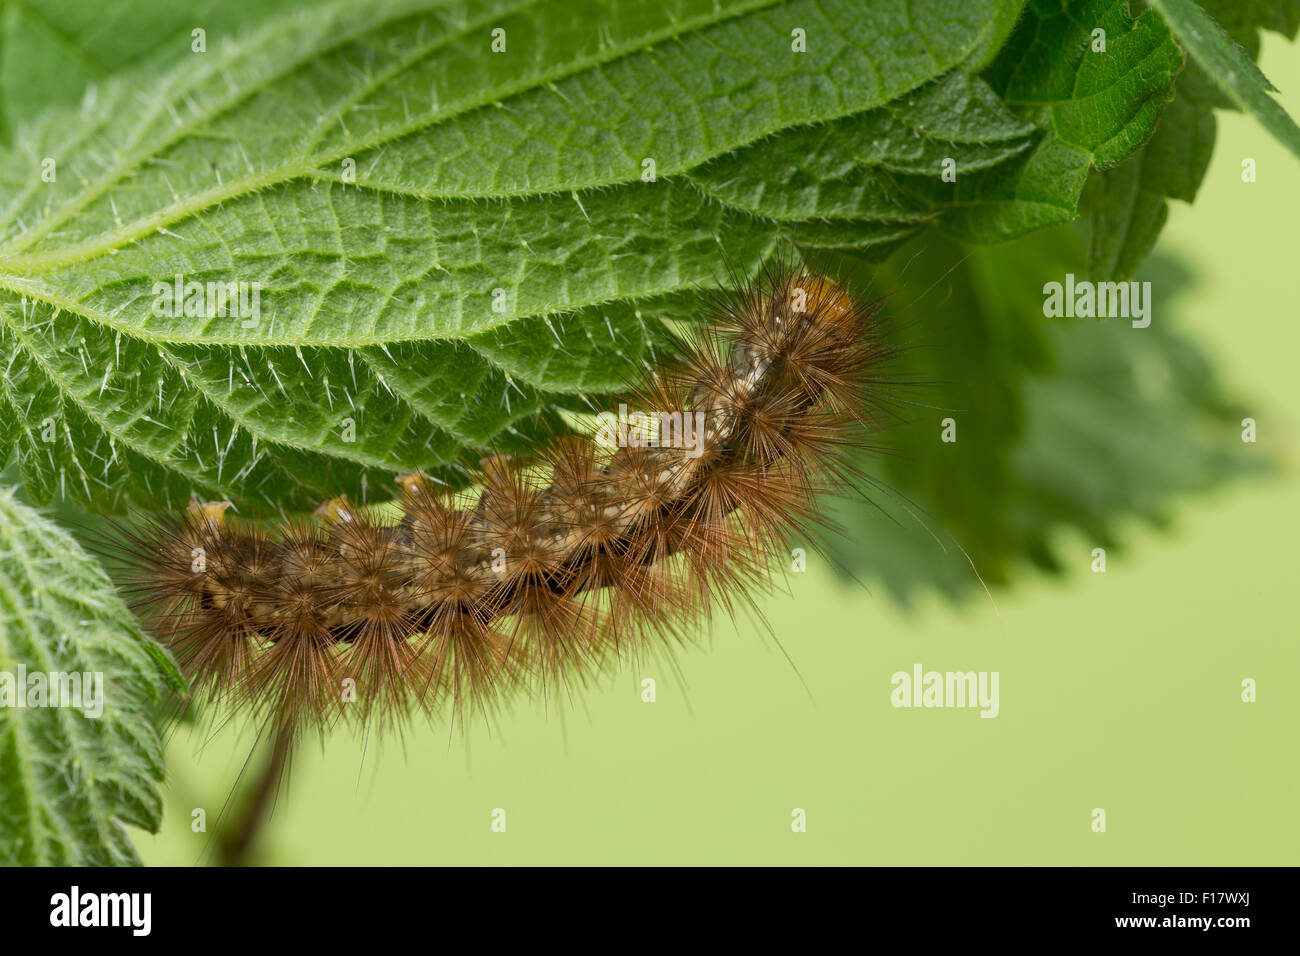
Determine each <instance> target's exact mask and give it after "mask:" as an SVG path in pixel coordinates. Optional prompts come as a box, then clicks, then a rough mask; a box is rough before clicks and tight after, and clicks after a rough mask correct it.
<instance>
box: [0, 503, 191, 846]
mask: <svg viewBox="0 0 1300 956" xmlns="http://www.w3.org/2000/svg"><path fill="white" fill-rule="evenodd" d="M20 667H21V668H24V669H25V672H24V671H23V670H20ZM51 673H56V674H59V675H61V676H60V686H62V684H61V678H62V675H73V674H75V675H77V678H76V679H77V681H78V683H77V685H76V688H77V692H76V693H73V692H72V691H69V694H70V696H69V697H68V698H66V699H64V700H62V703H64V704H67V705H69V706H57V707H56V706H31V705H34V704H40V703H45V704H51V703H54V701H55V697H54V695H53V691H52V690H51V687H52V686H53V684H52V683H51V682H50V680H49V675H50V674H51ZM37 674H40V675H43V677H42V678H41V679H42V680H44V682H45V684H44V690H41V689H40V688H41V683H40V681H39V680H38V679H37V678H36V676H35V675H37ZM85 675H99V676H98V677H95V678H91V679H90V680H86V677H85ZM95 687H98V693H96V692H95V691H94V690H93V688H95ZM164 687H170V688H171V689H173V690H177V691H183V690H184V688H185V684H184V681H183V680H182V678H181V675H180V673H179V672H178V671H177V670H176V665H175V664H174V663H173V662H172V660H171V658H170V657H169V656H168V655H167V654H166V652H165V651H163V650H162V648H160V647H159V646H158V645H156V644H155V643H153V642H152V641H150V640H149V639H148V638H146V637H145V636H144V635H143V634H141V633H140V630H139V628H138V626H137V625H136V623H135V621H134V619H133V618H132V617H131V615H130V613H129V612H128V611H127V609H126V607H125V606H124V605H123V604H122V602H121V601H120V600H119V599H118V597H117V596H116V594H115V593H114V591H113V587H112V584H111V583H110V582H109V580H108V578H107V576H106V575H105V574H104V572H103V571H102V570H101V569H100V567H99V565H98V564H97V563H96V562H95V561H94V560H93V559H92V558H91V557H90V556H89V555H87V554H86V552H85V551H83V550H82V549H81V548H80V547H79V546H78V545H77V543H76V542H75V541H73V539H72V538H71V537H70V536H69V535H68V534H67V532H65V531H63V530H62V529H60V528H59V527H58V526H57V525H55V524H54V523H53V522H51V521H49V520H47V519H45V518H43V517H41V515H39V514H38V513H37V512H35V511H33V510H32V509H31V508H30V507H28V506H27V505H24V504H22V503H21V502H19V501H17V500H16V499H15V497H14V495H13V492H11V491H0V702H3V703H4V706H0V864H4V865H6V866H14V865H24V866H36V865H58V866H69V865H76V866H98V865H120V864H125V863H137V862H139V861H138V860H137V858H136V854H135V850H134V848H133V847H132V845H131V842H130V839H129V837H128V834H127V830H126V825H127V824H130V825H132V826H138V827H143V828H145V829H147V830H150V831H156V830H157V829H158V825H159V823H160V820H161V817H162V801H161V798H160V797H159V794H158V790H157V787H156V782H157V781H160V780H161V779H162V776H163V765H162V746H161V744H160V742H159V740H158V736H157V734H156V733H155V731H154V727H153V724H152V722H151V719H150V713H151V706H150V704H151V702H152V701H154V700H156V699H157V698H158V696H159V692H160V690H162V689H163V688H164ZM19 697H21V700H22V702H23V704H24V705H25V706H21V707H20V706H16V704H17V701H18V700H19ZM96 702H98V706H97V703H96ZM74 705H75V706H74ZM101 710H102V712H100V713H98V714H97V715H96V711H101Z"/></svg>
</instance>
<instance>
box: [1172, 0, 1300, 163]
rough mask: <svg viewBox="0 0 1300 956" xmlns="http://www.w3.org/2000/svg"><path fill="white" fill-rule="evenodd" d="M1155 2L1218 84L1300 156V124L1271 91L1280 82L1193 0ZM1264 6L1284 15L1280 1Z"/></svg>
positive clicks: (1292, 18)
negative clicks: (1272, 95)
mask: <svg viewBox="0 0 1300 956" xmlns="http://www.w3.org/2000/svg"><path fill="white" fill-rule="evenodd" d="M1151 5H1152V6H1154V7H1155V8H1156V9H1157V10H1159V11H1160V13H1161V15H1162V16H1163V17H1164V19H1165V22H1166V23H1168V24H1169V28H1170V29H1171V30H1173V32H1174V35H1175V36H1176V37H1177V38H1178V42H1179V43H1181V44H1182V45H1183V47H1184V49H1186V50H1187V53H1188V55H1189V56H1190V57H1191V58H1192V59H1193V60H1195V61H1196V63H1197V64H1198V65H1199V66H1200V67H1201V69H1202V70H1203V71H1204V72H1205V74H1206V75H1207V76H1208V77H1209V78H1210V79H1211V80H1212V81H1213V82H1214V84H1215V85H1216V86H1217V87H1218V88H1219V89H1220V90H1222V91H1223V92H1224V93H1225V94H1226V95H1227V96H1228V98H1229V99H1230V100H1232V102H1233V103H1235V104H1236V105H1237V106H1239V107H1240V108H1241V109H1243V110H1246V111H1247V112H1249V113H1252V114H1254V116H1255V118H1256V119H1258V120H1259V122H1260V124H1261V125H1262V126H1263V127H1264V128H1265V129H1266V130H1268V131H1269V132H1270V133H1271V134H1272V135H1273V136H1274V137H1275V138H1276V139H1277V141H1278V142H1280V143H1281V144H1282V145H1283V146H1285V147H1286V148H1287V149H1289V150H1290V151H1291V152H1292V153H1294V154H1295V155H1296V156H1297V157H1300V126H1296V124H1295V121H1294V120H1292V119H1291V117H1290V116H1288V115H1287V113H1286V110H1284V109H1282V107H1281V106H1280V105H1279V104H1278V102H1277V101H1276V100H1275V99H1273V98H1272V97H1271V96H1269V95H1268V94H1269V93H1270V92H1272V91H1274V90H1275V87H1274V86H1273V84H1272V83H1270V82H1269V81H1268V78H1267V77H1266V76H1264V74H1263V73H1262V72H1261V71H1260V69H1259V67H1258V66H1256V65H1255V62H1254V60H1252V59H1251V58H1250V55H1249V54H1248V53H1247V52H1246V51H1245V50H1243V49H1242V48H1241V46H1240V45H1239V44H1237V43H1235V42H1234V41H1233V39H1232V37H1230V36H1229V35H1228V34H1227V33H1226V32H1225V31H1224V29H1223V27H1221V26H1219V24H1218V23H1216V22H1215V21H1214V19H1213V18H1212V17H1210V16H1209V15H1208V14H1207V13H1206V12H1205V11H1204V10H1202V9H1201V8H1200V7H1199V6H1197V5H1196V4H1195V3H1193V2H1191V0H1151ZM1264 9H1265V10H1266V11H1269V12H1270V13H1272V14H1273V15H1274V16H1275V17H1278V18H1280V17H1281V15H1282V10H1281V8H1280V7H1279V6H1278V5H1267V6H1266V7H1265V8H1264ZM1274 22H1276V21H1274ZM1291 22H1294V13H1292V14H1291ZM1292 32H1294V28H1292Z"/></svg>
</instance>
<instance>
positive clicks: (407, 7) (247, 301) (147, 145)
mask: <svg viewBox="0 0 1300 956" xmlns="http://www.w3.org/2000/svg"><path fill="white" fill-rule="evenodd" d="M1018 7H1019V3H1017V2H1015V0H974V2H971V0H963V2H960V3H959V2H955V0H872V2H869V3H866V4H863V3H861V2H857V0H855V2H850V0H817V2H814V0H806V2H793V3H786V4H783V5H780V6H773V5H772V4H769V3H764V2H759V0H751V2H740V3H732V4H726V5H722V4H716V3H714V2H712V0H707V2H700V0H676V2H673V3H660V2H654V3H645V4H642V5H635V6H634V5H620V6H619V7H618V9H617V16H611V14H610V10H609V8H608V7H607V6H606V5H605V4H603V3H599V2H596V0H589V2H584V3H577V4H574V3H566V4H565V6H564V10H563V15H562V16H560V15H557V13H556V10H555V9H553V8H550V7H547V6H545V5H540V6H539V5H535V4H520V3H518V2H501V0H498V2H496V3H490V4H482V3H473V4H470V3H461V4H457V3H451V4H448V3H441V2H431V0H383V2H377V3H376V2H361V0H348V2H335V3H331V4H326V5H321V6H318V7H314V8H312V9H310V10H308V11H303V12H300V13H294V14H291V15H288V16H285V17H281V18H277V19H273V20H269V21H267V22H265V23H264V24H262V26H261V27H260V28H258V29H256V30H253V31H252V32H250V33H248V34H246V35H241V36H239V37H232V36H229V35H224V34H219V33H214V32H212V31H210V32H209V35H208V44H209V52H208V53H206V54H203V55H193V56H188V57H185V58H183V59H182V60H181V61H180V62H179V63H178V64H177V65H176V66H174V67H173V68H171V69H170V70H168V71H165V72H161V73H160V72H157V71H154V72H139V73H133V74H130V75H129V76H127V77H125V78H122V79H120V80H111V81H108V82H105V83H103V84H101V85H100V86H99V87H97V88H96V90H95V92H94V95H93V96H87V97H86V98H85V100H84V102H83V105H82V107H81V108H80V110H78V111H70V110H67V109H54V110H49V111H46V112H45V113H43V114H42V115H41V116H40V117H39V118H38V119H37V120H35V121H34V122H32V123H31V124H30V125H28V126H25V127H23V129H22V130H21V132H20V134H19V135H18V136H17V137H16V140H15V145H14V147H13V148H12V149H11V150H10V152H9V155H6V156H3V157H0V160H2V161H0V190H2V192H0V339H3V347H4V348H5V350H6V352H7V353H8V355H9V359H8V361H7V364H6V373H5V376H4V381H3V383H2V389H3V390H2V392H0V414H3V415H4V416H5V417H6V418H9V419H11V420H12V421H14V422H16V423H18V424H17V426H10V427H9V428H8V431H7V432H5V433H3V434H6V435H8V437H9V438H10V439H11V440H13V441H14V442H15V444H16V447H17V452H18V457H19V460H20V462H21V465H22V470H23V475H24V480H25V482H26V483H27V484H28V486H29V487H30V488H31V489H32V490H33V493H34V494H36V495H37V496H38V497H45V498H48V497H50V496H53V495H57V494H68V495H72V496H74V497H76V498H77V499H78V500H82V501H85V502H89V503H91V504H93V505H95V506H96V507H100V508H105V509H112V508H119V507H121V506H122V505H124V504H125V503H127V502H128V501H130V500H134V501H136V502H139V503H142V504H146V505H150V506H157V505H162V506H165V507H176V506H177V505H178V504H179V503H180V502H181V501H183V500H184V499H186V498H188V496H189V495H190V494H191V493H198V494H201V495H205V496H209V497H226V498H230V499H231V500H233V501H235V502H236V503H239V504H241V505H243V506H244V507H245V509H246V511H248V512H251V513H258V512H269V511H274V510H279V509H287V510H297V509H304V508H309V507H310V506H312V505H313V504H314V503H315V502H316V501H318V500H319V499H320V498H321V497H322V496H324V495H329V494H335V493H338V492H340V491H347V492H349V493H353V494H361V495H365V494H367V493H368V492H371V491H372V490H373V489H375V488H377V487H379V486H380V485H382V486H384V487H387V486H389V484H390V479H391V475H392V474H393V473H394V472H397V471H402V470H407V469H410V468H413V467H423V468H425V469H427V470H429V471H431V472H432V473H433V474H435V476H441V477H444V478H445V479H447V480H449V481H456V480H458V479H459V470H458V469H459V467H460V466H462V465H463V464H464V463H465V461H466V460H467V459H472V458H476V457H478V456H479V455H481V454H482V453H484V452H485V451H486V450H488V449H492V448H505V449H509V448H511V447H517V446H525V445H527V444H529V443H530V442H532V441H534V440H535V439H536V436H537V435H539V434H541V433H544V432H547V431H550V430H553V429H554V428H556V427H559V426H558V423H557V415H556V409H559V408H577V409H583V408H585V407H587V406H588V404H589V403H590V401H591V400H592V397H593V396H597V395H599V394H600V393H602V392H604V391H608V390H610V389H613V388H616V387H617V386H618V385H619V384H620V383H621V382H622V381H623V380H624V379H625V378H626V376H627V375H628V373H629V372H630V371H631V370H633V369H636V368H640V367H641V366H642V363H644V362H646V361H648V360H650V359H652V358H653V356H654V354H655V352H656V350H657V349H659V348H661V347H666V346H667V345H668V341H667V338H666V336H665V334H664V331H663V329H662V326H661V324H660V323H659V322H658V321H657V319H658V315H657V314H656V312H655V311H654V308H655V305H656V303H658V302H662V301H664V299H663V297H672V296H674V295H676V294H679V293H681V292H682V291H683V290H691V289H697V288H699V287H701V286H709V285H715V284H717V283H719V282H720V281H722V280H723V277H724V276H725V275H726V274H727V269H728V268H729V267H730V268H733V269H735V270H736V271H739V272H742V273H743V272H747V271H751V270H753V269H756V268H757V267H758V265H759V264H760V263H761V262H762V261H763V260H765V259H767V258H769V257H770V256H771V255H772V254H773V253H774V252H775V251H776V250H777V249H778V248H780V247H781V246H782V245H784V244H786V243H787V242H789V241H790V237H791V236H794V237H796V238H797V237H799V236H800V235H801V233H802V232H803V230H804V228H805V227H806V228H807V230H808V231H809V234H810V235H814V236H815V234H816V233H817V232H818V231H819V230H826V229H827V228H829V231H830V234H829V235H821V236H820V237H819V238H820V241H823V242H826V243H827V244H830V245H839V244H844V243H847V242H849V241H851V239H852V237H850V236H848V235H846V234H845V229H846V228H853V226H852V224H857V227H858V232H857V242H858V243H859V244H863V243H869V242H881V243H885V242H888V241H891V239H893V238H896V237H897V236H898V235H900V234H902V232H903V231H904V230H903V229H902V228H900V222H901V223H902V226H904V227H905V226H907V225H908V223H909V222H910V221H911V220H909V219H908V218H907V217H903V219H901V220H899V219H893V218H889V219H880V220H877V219H876V218H874V217H872V216H867V215H863V214H859V213H855V212H852V211H849V212H848V213H846V214H845V215H843V216H841V217H838V219H839V220H840V223H839V225H838V226H837V227H827V226H826V225H825V224H823V223H821V222H819V221H813V222H809V221H807V220H790V221H787V220H786V219H783V218H779V217H778V216H777V215H775V214H774V212H763V211H761V210H758V209H755V208H753V207H752V206H751V207H747V206H745V205H744V204H742V203H740V201H739V200H737V201H736V202H735V203H734V204H733V203H732V202H729V201H724V200H725V199H727V198H729V197H723V196H721V195H713V194H710V192H709V191H708V190H707V189H705V188H702V186H701V185H700V183H699V182H697V180H696V179H695V176H694V173H696V172H697V171H699V170H700V169H702V168H704V167H705V164H708V163H710V162H711V161H713V160H717V159H718V158H719V157H723V156H726V155H727V154H729V153H732V152H733V151H735V150H737V149H743V148H744V147H746V146H748V145H749V144H751V143H757V142H760V141H764V140H769V139H770V138H772V137H776V138H777V139H778V140H779V139H781V138H782V137H787V136H789V135H792V134H791V133H789V131H790V130H792V129H800V130H802V132H800V133H797V134H793V135H798V136H801V137H811V136H814V135H819V134H821V133H824V132H825V131H826V130H827V129H834V128H835V127H834V124H835V123H836V122H837V121H839V120H841V119H842V118H844V117H851V116H858V117H860V118H862V117H865V119H864V122H865V123H867V124H871V123H879V124H881V126H880V129H881V136H882V137H885V138H886V139H887V140H888V143H887V144H886V145H883V146H882V148H881V151H880V152H879V153H878V154H872V156H871V158H870V163H878V164H879V168H881V169H885V170H887V171H888V170H892V169H895V168H897V169H903V170H915V169H918V168H924V167H927V166H929V165H930V164H931V163H932V161H933V159H934V156H935V155H936V150H937V149H938V143H939V142H941V141H950V142H952V143H954V144H955V145H956V146H957V147H961V148H963V149H964V150H965V152H964V153H963V155H966V156H967V157H968V158H969V159H970V161H971V162H972V163H973V164H981V163H983V164H991V163H996V162H998V161H999V160H1002V159H1005V157H1006V156H1007V155H1011V154H1012V153H1014V152H1015V151H1016V150H1018V149H1023V148H1024V142H1023V140H1024V134H1025V128H1024V124H1023V123H1019V122H1017V121H1016V120H1015V119H1014V118H1013V117H1010V116H1009V115H1008V114H1006V111H1005V110H1004V109H1003V108H1002V107H1001V105H1000V104H999V103H997V101H996V98H994V97H992V96H990V95H989V93H988V91H987V89H985V88H983V87H982V85H981V84H979V83H978V82H976V81H969V80H960V79H958V80H950V81H948V82H949V83H950V84H958V83H960V84H962V86H961V88H960V89H959V88H957V87H956V86H952V87H938V88H940V89H952V90H953V91H954V92H955V93H956V94H957V95H959V96H963V97H965V100H964V102H965V103H966V104H967V105H970V106H972V108H977V109H976V112H975V113H973V114H972V118H973V119H974V122H971V123H964V122H963V120H962V118H961V116H960V115H959V112H960V111H959V110H958V109H956V108H955V106H953V105H952V104H950V107H952V108H950V109H948V111H947V112H946V113H945V112H944V110H943V108H942V104H937V103H934V102H932V99H933V97H931V96H927V95H926V94H924V93H922V94H919V95H918V97H917V99H918V100H919V101H920V102H919V105H918V107H917V108H918V109H919V110H920V111H921V113H920V114H919V115H922V116H923V117H925V118H926V119H927V120H933V129H931V130H929V131H928V135H927V136H924V137H922V142H920V143H910V142H907V141H905V139H904V138H903V137H902V136H901V134H902V133H903V132H905V131H907V132H915V131H916V130H917V129H918V126H919V125H922V124H918V122H917V121H915V120H912V121H909V120H908V118H907V117H906V116H904V115H903V114H902V113H901V112H900V111H902V110H904V109H905V107H903V106H902V105H901V104H902V103H906V102H907V97H909V96H910V95H911V94H912V92H913V91H916V90H918V89H919V88H921V87H924V86H925V85H926V84H929V83H932V82H933V81H935V80H937V79H938V78H940V77H942V76H944V75H945V74H947V73H950V71H951V70H952V69H953V68H954V67H956V66H959V65H960V64H962V63H963V62H966V61H967V60H968V58H969V57H971V56H972V55H975V54H978V53H979V51H980V50H981V49H983V47H982V46H981V45H982V44H984V45H986V44H987V43H988V42H989V38H990V36H991V35H992V34H993V33H994V32H996V31H997V30H1000V29H1005V27H1006V24H1007V20H1008V14H1007V11H1008V10H1010V9H1012V8H1018ZM494 44H495V45H496V46H497V48H498V49H499V50H500V52H494ZM800 44H806V52H796V48H797V47H799V46H800ZM895 101H896V102H895ZM891 102H893V104H894V105H893V109H892V110H891V111H889V115H885V114H884V113H882V112H880V111H881V110H882V108H884V107H885V106H886V104H890V103H891ZM985 120H987V121H988V122H989V123H990V124H991V126H992V131H991V132H990V131H987V130H985V131H982V130H981V129H980V128H978V127H979V123H980V122H981V121H985ZM816 124H830V125H829V126H818V125H816ZM888 124H892V125H888ZM864 128H869V126H868V127H864ZM787 142H788V140H787ZM856 142H859V141H856V140H853V139H852V138H847V139H845V140H844V141H843V142H842V143H841V144H840V145H841V148H845V149H852V148H853V147H854V145H855V143H856ZM47 159H50V160H53V161H54V163H55V168H56V169H57V177H56V178H54V181H53V182H50V181H46V179H43V178H42V175H41V174H42V172H43V171H45V170H46V168H47V165H48V164H46V163H45V161H46V160H47ZM762 162H763V157H762V156H761V155H758V156H755V157H754V163H753V164H751V165H754V166H755V168H757V164H759V163H762ZM768 169H769V174H770V175H771V176H773V177H775V176H779V175H782V174H783V173H784V172H785V171H786V169H787V167H786V166H783V165H781V164H780V161H779V157H777V156H776V155H775V154H774V158H773V160H772V162H771V165H770V166H769V167H768ZM47 178H48V177H47ZM812 208H813V211H812V212H810V213H809V215H810V216H816V217H818V219H820V218H821V217H820V214H818V213H817V212H816V211H815V209H816V204H815V203H814V205H813V207H812ZM826 218H832V217H826ZM720 241H725V248H722V247H720V246H719V242H720ZM177 277H179V278H180V281H181V283H182V285H181V291H182V295H181V296H180V297H176V298H177V299H178V300H179V299H186V300H187V301H188V298H189V296H188V293H186V292H185V285H184V283H187V282H195V283H213V284H214V287H215V286H216V284H228V283H241V282H242V283H247V284H248V289H247V290H244V291H246V292H247V294H246V296H245V298H244V299H243V300H241V303H242V304H243V306H244V308H243V311H241V312H239V314H238V315H236V316H231V315H228V314H225V313H226V311H227V310H225V309H221V308H218V307H217V305H218V304H217V303H214V302H213V301H211V300H212V298H213V297H212V296H211V295H208V296H207V298H206V299H205V300H204V301H203V302H201V303H199V305H200V306H202V307H201V308H197V309H194V310H191V314H189V315H187V314H185V310H183V309H179V308H178V307H177V306H176V304H175V302H172V303H170V304H169V303H168V302H167V301H166V298H165V295H166V293H165V291H163V290H165V289H166V288H167V286H168V285H169V284H174V283H175V282H176V281H177ZM205 288H206V286H205ZM254 289H255V290H257V293H258V297H257V299H256V303H257V305H256V308H254V307H253V302H254V300H253V297H252V291H253V290H254ZM230 291H231V292H232V293H235V292H239V291H241V290H240V289H238V288H236V287H234V286H232V287H231V289H230ZM195 311H197V312H198V314H194V312H195ZM380 496H381V497H389V495H388V493H387V492H384V493H383V494H382V495H380Z"/></svg>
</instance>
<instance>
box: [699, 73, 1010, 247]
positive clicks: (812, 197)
mask: <svg viewBox="0 0 1300 956" xmlns="http://www.w3.org/2000/svg"><path fill="white" fill-rule="evenodd" d="M1033 132H1034V126H1033V125H1032V124H1030V123H1027V122H1024V121H1022V120H1019V119H1017V118H1016V117H1015V116H1013V115H1012V114H1011V113H1010V112H1009V111H1008V110H1007V108H1006V107H1005V106H1004V105H1003V104H1002V102H1001V101H1000V100H999V99H998V98H997V96H996V95H995V94H994V93H993V91H992V90H991V89H989V87H988V84H986V83H984V82H983V81H982V80H979V79H977V78H972V77H970V76H967V75H966V74H964V73H961V72H960V71H958V72H954V73H950V74H948V75H947V76H945V77H943V78H942V79H940V80H936V81H935V82H934V83H931V84H929V85H928V86H926V87H923V88H922V89H920V90H917V91H916V92H915V93H912V94H909V95H908V96H906V97H904V98H902V99H899V100H895V101H893V102H891V103H889V104H887V105H886V106H884V107H882V108H880V109H877V110H872V111H870V112H868V113H865V114H862V115H857V116H849V117H846V118H844V119H842V120H838V121H836V122H833V123H828V124H825V125H823V126H820V127H812V128H799V129H794V130H790V131H787V132H785V133H783V134H781V135H779V136H776V137H773V138H771V139H768V140H766V141H764V142H762V143H757V144H755V145H753V146H749V147H746V148H745V149H740V150H736V151H735V152H733V153H730V154H728V155H726V156H723V157H721V158H719V159H717V160H715V161H713V162H711V163H709V164H707V165H706V166H704V167H703V168H702V169H700V170H698V171H697V172H694V173H691V174H690V179H691V182H693V183H694V184H695V185H696V186H697V187H698V188H699V189H701V190H702V191H704V192H706V193H707V194H708V195H709V196H711V197H712V198H715V199H717V200H718V201H720V202H723V203H725V204H727V205H729V206H732V207H735V208H738V209H742V210H744V211H746V212H749V213H752V214H753V215H755V216H763V217H766V218H768V219H775V220H777V221H779V222H798V221H800V220H814V219H839V220H856V221H883V222H893V223H908V222H911V223H916V222H922V221H924V220H927V219H930V218H933V216H934V213H933V212H932V211H931V210H930V208H929V207H928V206H926V205H925V204H923V203H920V202H917V201H916V200H914V199H912V198H911V197H909V196H908V195H907V194H906V193H905V192H904V191H903V190H902V189H900V188H899V187H898V186H897V184H896V183H895V179H894V174H899V173H909V174H914V175H929V176H934V177H936V178H937V177H938V176H940V175H941V173H942V170H943V165H942V164H943V161H944V160H945V159H952V160H953V161H954V162H955V163H956V164H957V166H958V168H960V169H962V170H978V169H987V168H989V167H991V166H996V165H997V164H999V163H1001V162H1003V161H1005V160H1006V159H1008V158H1010V157H1012V156H1015V155H1016V154H1017V153H1020V152H1022V151H1023V150H1024V149H1026V148H1027V147H1028V146H1029V137H1030V136H1031V134H1032V133H1033Z"/></svg>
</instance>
